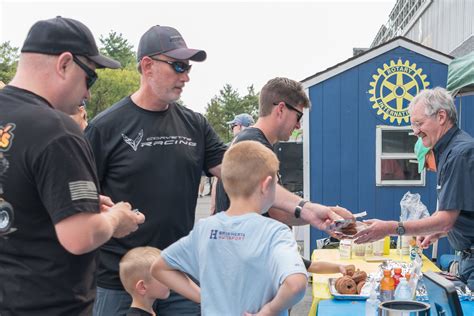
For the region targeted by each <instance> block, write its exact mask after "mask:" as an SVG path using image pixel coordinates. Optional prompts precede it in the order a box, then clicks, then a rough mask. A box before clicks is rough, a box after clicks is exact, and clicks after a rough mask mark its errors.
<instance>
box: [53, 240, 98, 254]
mask: <svg viewBox="0 0 474 316" xmlns="http://www.w3.org/2000/svg"><path fill="white" fill-rule="evenodd" d="M59 243H60V244H61V246H63V248H64V249H66V251H67V252H69V253H71V254H73V255H76V256H79V255H83V254H86V253H88V252H91V251H92V250H94V249H95V248H97V247H94V245H93V242H92V240H91V241H89V242H88V241H87V240H84V239H82V240H77V239H76V240H71V239H68V240H65V239H61V238H59Z"/></svg>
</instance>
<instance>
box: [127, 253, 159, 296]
mask: <svg viewBox="0 0 474 316" xmlns="http://www.w3.org/2000/svg"><path fill="white" fill-rule="evenodd" d="M160 253H161V251H160V250H159V249H157V248H154V247H148V246H146V247H137V248H133V249H131V250H130V251H128V252H127V253H126V254H125V255H124V256H123V257H122V259H121V260H120V264H119V273H120V280H121V281H122V284H123V287H124V288H125V290H126V291H127V292H128V293H133V291H134V289H135V285H136V284H137V282H138V281H140V280H144V281H145V282H148V281H150V280H152V278H153V277H152V276H151V274H150V268H151V265H152V264H153V262H155V260H156V259H158V258H159V257H160Z"/></svg>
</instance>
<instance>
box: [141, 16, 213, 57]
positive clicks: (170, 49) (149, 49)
mask: <svg viewBox="0 0 474 316" xmlns="http://www.w3.org/2000/svg"><path fill="white" fill-rule="evenodd" d="M158 54H163V55H165V56H168V57H171V58H174V59H178V60H188V59H190V60H193V61H204V60H205V59H206V57H207V54H206V52H205V51H203V50H200V49H192V48H188V46H187V45H186V42H185V41H184V39H183V37H182V36H181V34H179V32H178V31H177V30H176V29H174V28H172V27H169V26H161V25H155V26H153V27H151V28H150V29H149V30H148V31H146V32H145V34H143V36H142V37H141V38H140V43H139V44H138V52H137V60H138V61H140V60H141V59H142V58H143V57H145V56H153V55H158Z"/></svg>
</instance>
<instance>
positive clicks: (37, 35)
mask: <svg viewBox="0 0 474 316" xmlns="http://www.w3.org/2000/svg"><path fill="white" fill-rule="evenodd" d="M21 52H22V53H41V54H47V55H59V54H62V53H64V52H70V53H71V54H73V55H79V56H85V57H87V58H88V59H90V60H92V61H93V62H95V63H96V64H97V68H112V69H116V68H120V66H121V65H120V62H118V61H116V60H114V59H112V58H109V57H105V56H103V55H101V54H99V50H98V48H97V45H96V43H95V40H94V36H93V35H92V33H91V31H90V30H89V28H88V27H87V26H85V25H84V24H83V23H81V22H79V21H76V20H73V19H68V18H63V17H60V16H57V17H55V18H53V19H49V20H42V21H38V22H36V23H35V24H34V25H33V26H32V27H31V29H30V31H29V32H28V35H27V36H26V40H25V42H24V43H23V47H22V48H21Z"/></svg>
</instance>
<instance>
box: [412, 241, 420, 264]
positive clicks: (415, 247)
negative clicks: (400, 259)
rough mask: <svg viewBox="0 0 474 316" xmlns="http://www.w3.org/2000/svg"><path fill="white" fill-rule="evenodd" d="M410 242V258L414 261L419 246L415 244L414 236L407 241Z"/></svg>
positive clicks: (418, 251) (418, 252)
mask: <svg viewBox="0 0 474 316" xmlns="http://www.w3.org/2000/svg"><path fill="white" fill-rule="evenodd" d="M409 244H410V260H411V261H414V260H415V258H416V257H417V256H419V255H420V248H419V247H418V245H417V244H416V237H415V236H413V237H412V239H410V241H409Z"/></svg>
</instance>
